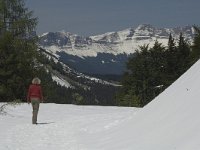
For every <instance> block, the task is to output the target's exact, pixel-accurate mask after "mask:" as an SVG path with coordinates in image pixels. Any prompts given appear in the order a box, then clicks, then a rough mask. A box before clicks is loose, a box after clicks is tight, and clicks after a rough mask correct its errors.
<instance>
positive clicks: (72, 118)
mask: <svg viewBox="0 0 200 150" xmlns="http://www.w3.org/2000/svg"><path fill="white" fill-rule="evenodd" d="M199 90H200V61H198V62H197V63H196V64H194V65H193V66H192V67H191V68H190V69H189V70H188V71H187V72H186V73H185V74H183V75H182V76H181V77H180V78H179V79H178V80H177V81H175V82H174V83H173V84H172V85H171V86H170V87H169V88H167V89H166V90H165V91H164V92H163V93H161V94H160V95H159V96H158V97H156V98H155V99H154V100H153V101H152V102H151V103H149V104H148V105H147V106H145V107H144V108H141V109H138V108H130V107H129V108H126V107H103V106H75V105H57V104H41V107H40V111H39V120H38V122H39V124H38V125H32V124H31V111H32V110H31V106H30V105H28V104H22V105H20V106H17V107H16V108H12V107H8V108H7V115H1V116H0V133H1V136H0V149H1V150H38V149H41V150H55V149H58V150H66V149H67V150H198V149H199V148H200V142H199V139H200V117H198V115H199V113H200V109H199V106H200V100H199V99H200V92H199Z"/></svg>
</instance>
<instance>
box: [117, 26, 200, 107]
mask: <svg viewBox="0 0 200 150" xmlns="http://www.w3.org/2000/svg"><path fill="white" fill-rule="evenodd" d="M194 28H195V31H196V36H195V38H194V42H193V44H192V45H190V44H189V43H188V42H187V40H185V39H184V37H183V35H182V34H180V37H179V41H178V42H177V43H176V42H175V41H174V38H173V37H172V35H170V36H169V41H168V46H167V47H164V46H163V45H162V43H159V42H157V41H156V42H155V44H154V46H153V47H152V48H149V46H148V45H144V46H141V47H140V48H139V49H138V50H137V51H136V53H135V55H134V56H133V57H132V58H131V59H130V60H129V61H128V62H127V70H128V71H127V72H126V73H125V74H124V77H123V79H122V85H123V86H122V89H121V92H119V93H118V95H117V101H118V105H122V106H135V107H143V106H145V105H146V104H148V103H149V102H150V101H151V100H153V99H154V98H155V97H156V96H157V95H158V94H160V93H161V92H162V91H163V90H165V89H166V88H167V87H168V86H169V85H171V84H172V83H173V82H174V81H175V80H176V79H177V78H179V77H180V76H181V75H182V74H183V73H184V72H185V71H186V70H187V69H188V68H189V67H190V66H191V65H192V64H193V63H194V62H196V61H197V60H198V59H199V56H200V29H199V28H198V27H194Z"/></svg>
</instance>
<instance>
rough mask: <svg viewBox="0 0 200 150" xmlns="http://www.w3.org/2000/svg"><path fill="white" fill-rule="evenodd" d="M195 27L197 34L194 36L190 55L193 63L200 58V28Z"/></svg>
mask: <svg viewBox="0 0 200 150" xmlns="http://www.w3.org/2000/svg"><path fill="white" fill-rule="evenodd" d="M194 29H195V31H196V35H195V38H194V42H193V45H192V52H191V55H190V61H191V63H192V64H193V63H195V62H196V61H197V60H198V59H199V58H200V28H199V27H197V26H194Z"/></svg>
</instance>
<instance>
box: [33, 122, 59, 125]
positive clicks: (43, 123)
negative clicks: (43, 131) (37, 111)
mask: <svg viewBox="0 0 200 150" xmlns="http://www.w3.org/2000/svg"><path fill="white" fill-rule="evenodd" d="M52 123H55V122H39V123H37V125H45V124H52Z"/></svg>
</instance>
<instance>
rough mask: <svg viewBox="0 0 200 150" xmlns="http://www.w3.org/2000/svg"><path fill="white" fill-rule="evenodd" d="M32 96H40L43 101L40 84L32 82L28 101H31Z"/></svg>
mask: <svg viewBox="0 0 200 150" xmlns="http://www.w3.org/2000/svg"><path fill="white" fill-rule="evenodd" d="M31 98H39V99H40V100H41V101H43V95H42V88H41V86H40V85H38V84H31V85H30V86H29V90H28V95H27V101H28V102H30V100H31Z"/></svg>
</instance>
